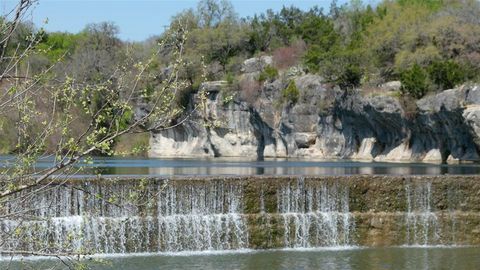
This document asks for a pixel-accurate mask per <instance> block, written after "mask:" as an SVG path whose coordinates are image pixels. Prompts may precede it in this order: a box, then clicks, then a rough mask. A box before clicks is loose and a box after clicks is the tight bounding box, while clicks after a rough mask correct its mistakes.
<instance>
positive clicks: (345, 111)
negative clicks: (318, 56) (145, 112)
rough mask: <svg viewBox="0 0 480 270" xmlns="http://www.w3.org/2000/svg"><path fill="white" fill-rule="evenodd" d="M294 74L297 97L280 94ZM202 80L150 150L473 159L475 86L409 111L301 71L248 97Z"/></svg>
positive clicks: (479, 126)
mask: <svg viewBox="0 0 480 270" xmlns="http://www.w3.org/2000/svg"><path fill="white" fill-rule="evenodd" d="M263 61H266V60H263ZM248 64H249V65H248V69H247V68H245V70H248V73H245V74H243V75H242V76H243V77H244V78H247V79H248V78H250V79H251V78H255V76H258V73H259V72H260V70H261V68H263V67H262V65H259V64H257V65H255V64H252V63H250V62H248ZM258 66H260V68H259V69H255V68H254V67H258ZM292 80H293V81H294V82H295V85H296V86H297V88H298V90H299V97H298V100H297V101H296V102H295V103H293V102H291V101H285V100H284V98H283V97H282V90H283V89H285V88H286V87H287V85H288V82H290V81H292ZM202 87H203V88H204V90H205V91H206V92H207V93H208V94H207V100H206V102H205V106H203V107H202V108H201V109H198V108H197V109H196V110H195V111H193V112H192V110H193V104H195V102H198V97H196V96H194V97H192V99H191V105H190V108H189V110H188V112H187V113H188V114H190V115H191V116H190V118H189V120H188V121H187V122H186V123H185V124H183V125H181V126H178V127H176V128H174V129H170V130H167V131H161V132H154V133H152V136H151V140H150V142H151V143H150V144H151V150H150V156H152V157H173V156H175V157H181V156H184V157H219V156H223V157H250V158H263V157H308V158H318V159H332V158H335V159H337V158H345V159H362V160H377V161H447V160H478V159H479V146H480V86H462V87H459V88H456V89H451V90H446V91H443V92H440V93H437V94H432V95H429V96H427V97H424V98H422V99H420V100H418V101H412V102H415V103H416V104H413V103H412V104H408V106H409V107H413V108H414V111H413V112H412V111H407V110H406V109H405V108H404V107H405V105H403V106H402V104H401V103H400V101H399V100H398V98H396V97H394V95H392V92H391V91H390V90H385V91H383V92H380V93H379V94H378V93H377V94H376V95H367V94H365V93H362V90H356V91H344V90H341V89H338V88H332V87H328V86H327V85H326V84H324V83H323V82H322V79H321V78H320V77H318V76H316V75H305V74H302V73H299V72H292V74H289V73H288V72H285V74H283V76H282V78H281V79H276V80H273V81H266V82H264V83H263V85H262V87H261V89H260V90H259V92H258V93H256V94H257V95H258V96H256V97H255V100H254V101H253V102H252V100H251V98H248V97H247V98H245V95H243V97H242V95H241V94H238V93H237V92H235V91H231V90H228V89H229V85H228V84H227V82H222V81H220V82H208V83H204V84H203V85H202ZM247 100H248V101H247Z"/></svg>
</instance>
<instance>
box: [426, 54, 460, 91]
mask: <svg viewBox="0 0 480 270" xmlns="http://www.w3.org/2000/svg"><path fill="white" fill-rule="evenodd" d="M428 73H429V75H430V79H431V80H432V82H433V83H434V84H435V85H436V86H437V87H438V89H440V90H444V89H451V88H453V87H455V86H456V85H457V84H459V83H462V82H464V81H465V77H466V71H465V70H464V69H463V68H462V67H461V66H460V65H459V64H457V63H455V62H453V61H451V60H448V61H440V62H433V63H432V64H430V65H429V66H428Z"/></svg>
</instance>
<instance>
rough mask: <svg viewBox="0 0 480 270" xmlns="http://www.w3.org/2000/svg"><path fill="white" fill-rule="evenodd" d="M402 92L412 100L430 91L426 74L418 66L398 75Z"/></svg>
mask: <svg viewBox="0 0 480 270" xmlns="http://www.w3.org/2000/svg"><path fill="white" fill-rule="evenodd" d="M400 81H401V83H402V92H403V93H404V94H408V95H410V96H412V97H414V98H417V99H418V98H421V97H423V96H424V95H425V94H426V93H427V92H428V90H429V89H430V82H429V80H428V74H427V72H426V71H425V70H424V69H423V68H422V67H420V66H419V65H418V64H415V65H413V66H412V67H411V68H410V69H407V70H405V71H403V72H402V73H401V75H400Z"/></svg>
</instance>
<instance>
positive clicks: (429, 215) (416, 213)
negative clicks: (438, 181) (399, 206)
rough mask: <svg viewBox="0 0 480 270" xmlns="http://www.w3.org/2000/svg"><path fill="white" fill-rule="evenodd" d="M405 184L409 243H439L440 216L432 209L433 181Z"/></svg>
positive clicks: (407, 240)
mask: <svg viewBox="0 0 480 270" xmlns="http://www.w3.org/2000/svg"><path fill="white" fill-rule="evenodd" d="M411 186H412V184H411V183H407V184H406V185H405V193H406V197H407V213H406V222H405V223H406V238H407V239H406V242H407V244H409V245H431V244H438V240H439V239H440V233H441V232H440V228H439V226H438V217H437V215H436V214H435V212H434V211H432V202H431V201H432V183H431V182H425V183H417V184H416V185H415V186H414V187H413V188H412V187H411Z"/></svg>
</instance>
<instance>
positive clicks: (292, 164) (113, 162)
mask: <svg viewBox="0 0 480 270" xmlns="http://www.w3.org/2000/svg"><path fill="white" fill-rule="evenodd" d="M52 164H53V160H52V159H49V158H45V159H42V160H40V161H39V162H38V164H37V168H39V169H41V168H46V167H49V166H52ZM11 166H12V157H11V156H0V170H1V168H3V170H5V169H6V168H8V167H11ZM76 166H77V167H80V168H82V169H83V170H82V171H81V172H80V174H85V175H98V174H102V175H161V176H166V175H354V174H367V175H443V174H479V173H480V164H479V163H466V164H461V163H460V164H427V163H386V162H355V161H311V160H302V159H265V160H260V161H257V160H248V159H238V158H219V159H148V158H95V159H94V160H93V164H88V163H86V162H83V163H82V162H80V163H79V164H77V165H76Z"/></svg>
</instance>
